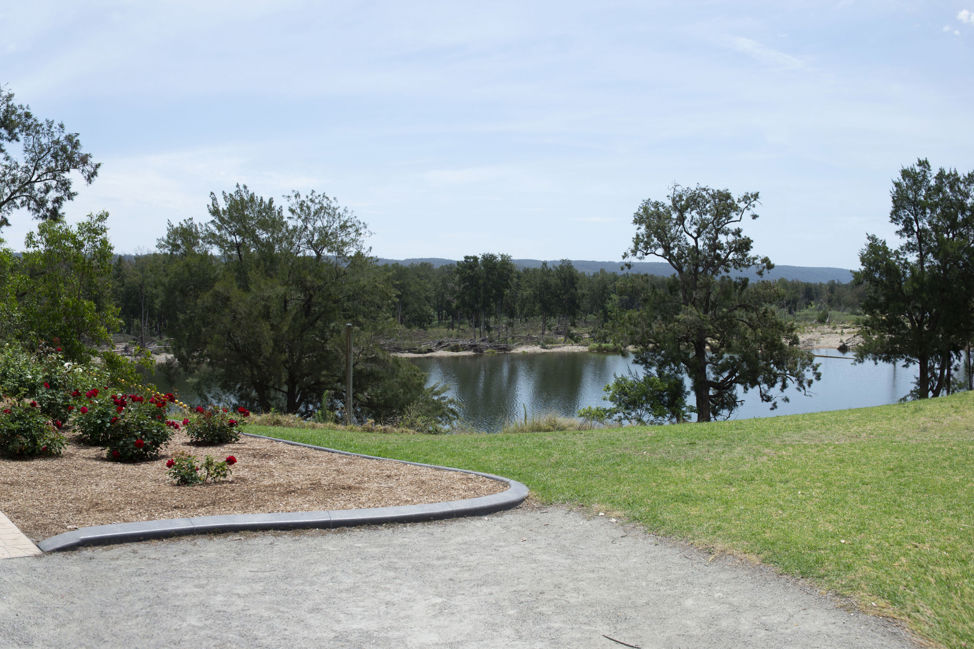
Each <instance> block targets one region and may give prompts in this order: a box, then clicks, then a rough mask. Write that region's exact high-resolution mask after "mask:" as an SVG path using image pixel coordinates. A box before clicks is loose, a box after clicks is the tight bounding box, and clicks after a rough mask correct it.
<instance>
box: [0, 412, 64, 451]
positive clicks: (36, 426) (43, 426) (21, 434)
mask: <svg viewBox="0 0 974 649" xmlns="http://www.w3.org/2000/svg"><path fill="white" fill-rule="evenodd" d="M64 444H65V439H64V435H62V434H61V433H60V432H59V431H58V428H57V427H56V426H55V424H54V423H53V422H51V420H50V419H48V418H47V416H46V415H45V414H44V413H43V412H41V409H40V407H39V406H38V405H37V402H36V401H32V400H31V401H28V400H26V399H10V398H4V399H0V454H2V455H4V456H6V457H12V458H30V457H38V456H45V455H47V456H49V455H60V454H61V451H62V450H63V449H64Z"/></svg>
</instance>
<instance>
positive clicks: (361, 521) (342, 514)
mask: <svg viewBox="0 0 974 649" xmlns="http://www.w3.org/2000/svg"><path fill="white" fill-rule="evenodd" d="M244 434H245V435H247V436H248V437H257V438H260V439H269V440H273V441H276V442H280V443H282V444H291V445H293V446H302V447H305V448H310V449H314V450H318V451H324V452H327V453H338V454H340V455H351V456H354V457H362V458H366V459H370V460H381V461H384V462H399V463H402V464H412V465H414V466H422V467H428V468H432V469H439V470H442V471H456V472H457V473H469V474H472V475H478V476H482V477H484V478H489V479H490V480H497V481H498V482H503V483H505V484H507V485H508V488H507V490H506V491H502V492H501V493H497V494H491V495H489V496H481V497H479V498H468V499H466V500H453V501H448V502H440V503H426V504H422V505H401V506H397V507H377V508H372V509H344V510H332V511H313V512H280V513H272V514H231V515H222V516H198V517H195V518H172V519H165V520H156V521H142V522H137V523H114V524H112V525H98V526H95V527H82V528H80V529H77V530H72V531H70V532H65V533H64V534H58V535H57V536H52V537H50V538H47V539H44V540H43V541H41V542H40V543H38V544H37V545H38V547H39V548H40V549H41V550H43V551H44V552H60V551H63V550H74V549H76V548H79V547H82V546H88V545H109V544H114V543H130V542H133V541H147V540H152V539H165V538H172V537H176V536H185V535H188V534H211V533H218V532H242V531H259V530H296V529H309V528H319V529H326V528H334V527H350V526H353V525H377V524H381V523H416V522H421V521H434V520H443V519H447V518H457V517H460V516H482V515H485V514H490V513H493V512H498V511H502V510H504V509H512V508H514V507H517V506H518V505H520V504H521V503H522V502H524V499H525V498H527V496H528V488H527V487H526V486H525V485H523V484H521V483H520V482H517V481H516V480H511V479H509V478H505V477H502V476H497V475H491V474H489V473H480V472H478V471H468V470H466V469H455V468H452V467H444V466H436V465H434V464H422V463H420V462H408V461H406V460H396V459H391V458H383V457H376V456H374V455H362V454H360V453H350V452H348V451H340V450H337V449H332V448H325V447H323V446H313V445H311V444H303V443H301V442H292V441H290V440H285V439H277V438H276V437H268V436H265V435H255V434H252V433H244Z"/></svg>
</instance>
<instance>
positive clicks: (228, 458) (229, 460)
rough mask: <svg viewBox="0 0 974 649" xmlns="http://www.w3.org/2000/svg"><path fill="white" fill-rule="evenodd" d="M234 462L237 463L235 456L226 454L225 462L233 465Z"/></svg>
mask: <svg viewBox="0 0 974 649" xmlns="http://www.w3.org/2000/svg"><path fill="white" fill-rule="evenodd" d="M236 463H237V458H235V457H233V456H232V455H228V456H227V464H229V465H230V466H233V465H234V464H236Z"/></svg>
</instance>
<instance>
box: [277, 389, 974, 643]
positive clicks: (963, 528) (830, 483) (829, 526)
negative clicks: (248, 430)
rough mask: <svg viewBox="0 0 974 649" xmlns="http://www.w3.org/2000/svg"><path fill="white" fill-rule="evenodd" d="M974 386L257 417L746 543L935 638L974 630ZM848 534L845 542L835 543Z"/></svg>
mask: <svg viewBox="0 0 974 649" xmlns="http://www.w3.org/2000/svg"><path fill="white" fill-rule="evenodd" d="M972 430H974V393H970V392H965V393H961V394H955V395H951V396H949V397H943V398H940V399H928V400H925V401H916V402H911V403H904V404H896V405H892V406H881V407H877V408H860V409H855V410H846V411H840V412H823V413H814V414H807V415H795V416H788V417H772V418H763V419H750V420H740V421H725V422H713V423H710V424H683V425H680V424H677V425H672V426H654V427H652V428H640V427H626V428H616V429H599V430H597V431H591V432H589V431H584V432H576V431H563V432H551V433H533V434H527V435H524V434H519V435H506V434H457V435H446V436H429V435H385V434H370V433H364V432H358V431H345V430H304V429H302V430H285V429H262V430H260V431H259V432H260V433H261V434H265V435H271V436H274V437H281V438H285V439H291V440H294V441H298V442H304V443H308V444H316V445H319V446H326V447H328V448H337V449H342V450H347V451H352V452H357V453H365V454H368V455H376V456H381V457H395V458H399V459H403V460H409V461H414V462H424V463H430V464H438V465H443V466H455V467H462V468H464V469H469V470H473V471H483V472H485V473H491V474H495V475H503V476H507V477H510V478H513V479H515V480H519V481H521V482H523V483H525V484H527V485H528V486H529V487H530V489H531V494H532V498H537V500H538V501H539V502H541V503H566V504H570V505H571V506H573V507H578V506H580V507H598V511H612V512H618V513H619V514H621V515H622V516H624V517H626V518H628V519H629V520H631V521H633V522H636V523H638V524H640V525H642V526H644V527H645V528H646V529H647V530H648V531H649V532H651V533H653V534H659V535H664V536H668V537H671V538H677V539H683V540H686V541H689V542H692V543H694V544H695V545H697V546H699V547H702V548H706V549H716V550H719V551H720V552H721V553H724V554H726V553H729V554H731V555H734V556H749V557H753V558H756V559H757V560H760V561H761V563H763V564H766V565H769V566H772V567H773V568H774V569H775V570H777V571H781V572H782V573H784V574H788V575H792V576H796V577H801V578H805V579H808V580H812V581H813V582H814V583H815V584H816V585H817V588H818V589H821V590H823V591H834V592H837V593H839V594H841V595H844V596H846V597H850V598H853V599H854V600H855V601H856V602H857V603H858V604H859V605H860V606H862V607H863V608H864V609H865V610H868V611H875V612H878V613H879V614H881V615H888V616H890V617H893V618H896V619H899V620H903V621H904V622H905V623H906V624H908V625H909V626H910V627H911V628H912V629H913V630H914V631H916V632H917V633H919V634H921V635H922V636H924V637H926V638H927V639H930V640H933V641H934V642H935V643H939V644H940V645H942V646H945V647H964V646H965V643H966V644H967V646H971V645H972V643H974V617H972V616H971V611H972V610H974V563H972V562H971V560H970V558H971V556H974V535H972V534H971V526H972V525H974V481H972V480H971V468H972V466H974V436H972V434H971V431H972ZM843 540H844V541H845V543H843V542H842V541H843Z"/></svg>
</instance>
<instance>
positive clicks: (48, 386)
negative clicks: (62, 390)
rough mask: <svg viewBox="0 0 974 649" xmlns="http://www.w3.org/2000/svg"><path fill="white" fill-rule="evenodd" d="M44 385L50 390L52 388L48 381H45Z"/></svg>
mask: <svg viewBox="0 0 974 649" xmlns="http://www.w3.org/2000/svg"><path fill="white" fill-rule="evenodd" d="M44 387H45V388H47V389H48V390H50V389H51V384H50V383H48V382H47V381H44Z"/></svg>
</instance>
